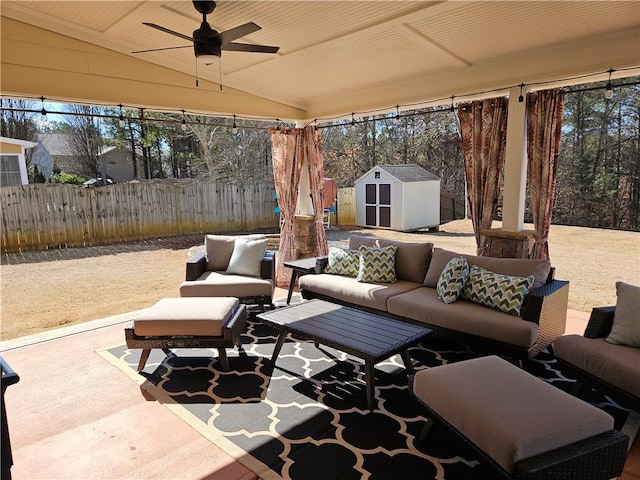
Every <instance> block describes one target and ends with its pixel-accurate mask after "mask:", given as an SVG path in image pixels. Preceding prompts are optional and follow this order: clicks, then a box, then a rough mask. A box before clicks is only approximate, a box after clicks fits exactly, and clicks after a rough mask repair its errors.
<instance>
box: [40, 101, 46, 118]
mask: <svg viewBox="0 0 640 480" xmlns="http://www.w3.org/2000/svg"><path fill="white" fill-rule="evenodd" d="M40 100H41V101H42V110H40V115H42V121H43V122H46V121H47V109H46V108H44V97H40Z"/></svg>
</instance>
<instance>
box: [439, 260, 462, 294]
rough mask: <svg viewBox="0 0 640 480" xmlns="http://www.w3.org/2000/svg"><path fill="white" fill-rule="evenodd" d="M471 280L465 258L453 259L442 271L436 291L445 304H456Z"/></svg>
mask: <svg viewBox="0 0 640 480" xmlns="http://www.w3.org/2000/svg"><path fill="white" fill-rule="evenodd" d="M468 278H469V264H468V263H467V260H466V259H465V258H463V257H456V258H452V259H451V260H449V261H448V262H447V265H446V266H445V267H444V270H442V273H441V274H440V278H439V279H438V284H437V286H436V291H437V292H438V298H440V300H442V301H443V302H444V303H453V302H455V301H456V300H457V299H458V297H459V296H460V294H461V293H462V289H463V288H464V286H465V284H466V283H467V279H468Z"/></svg>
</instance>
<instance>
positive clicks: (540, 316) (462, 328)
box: [299, 235, 569, 360]
mask: <svg viewBox="0 0 640 480" xmlns="http://www.w3.org/2000/svg"><path fill="white" fill-rule="evenodd" d="M360 245H363V246H368V247H372V246H377V247H388V246H390V245H396V246H397V250H396V254H395V275H396V281H395V282H390V283H368V282H363V281H358V279H356V278H353V277H352V276H348V275H339V274H332V273H326V272H325V270H326V269H327V265H328V263H329V259H328V257H321V258H320V259H318V262H317V265H316V274H313V275H305V276H303V277H301V278H300V280H299V286H300V290H301V293H302V296H303V298H305V299H310V298H320V299H324V300H328V301H332V302H335V303H340V304H343V305H348V306H352V307H355V308H360V309H364V310H368V311H373V312H376V313H380V312H384V313H386V314H387V315H390V316H393V317H395V318H400V319H404V320H407V321H411V322H420V323H423V324H427V325H429V326H430V327H432V328H433V329H434V331H435V333H436V334H456V335H462V336H464V337H466V338H467V339H468V340H471V341H477V342H474V343H478V344H479V345H480V346H481V347H486V348H487V349H488V350H489V351H491V352H495V353H504V354H507V355H510V356H512V357H514V358H517V359H519V360H527V359H529V358H532V357H534V356H536V355H537V354H538V353H539V352H541V351H542V350H543V349H545V348H546V347H547V346H549V345H550V344H551V343H552V342H553V341H554V340H555V339H556V338H558V337H559V336H560V335H562V334H563V333H564V330H565V324H566V314H567V301H568V294H569V282H567V281H561V280H555V279H554V278H553V277H554V272H555V271H554V269H553V268H551V265H550V263H549V261H547V260H533V259H513V258H493V257H481V256H474V255H466V254H459V253H455V252H451V251H448V250H444V249H441V248H434V245H433V244H432V243H426V242H417V243H412V242H404V241H397V240H387V239H379V238H374V237H367V236H358V235H353V236H351V237H350V238H349V250H352V251H353V250H357V249H358V248H359V246H360ZM456 257H463V258H465V259H466V261H467V263H468V265H469V266H473V265H475V266H477V267H481V268H484V269H486V270H489V271H490V272H494V273H496V274H501V275H509V276H517V277H527V276H529V275H532V276H533V277H534V283H533V285H532V287H531V289H530V290H529V292H528V294H527V295H526V296H525V297H524V301H523V302H522V306H521V310H520V313H519V315H513V314H510V313H505V312H503V311H499V310H497V309H494V308H490V307H488V306H485V305H481V304H477V303H473V302H471V301H467V300H465V299H460V300H457V301H455V302H453V303H444V302H443V301H442V300H441V299H440V298H439V295H438V293H437V291H436V285H437V283H438V280H439V278H440V275H441V273H442V271H443V269H445V266H446V265H447V263H448V262H449V261H450V260H451V259H453V258H456ZM361 280H362V279H361Z"/></svg>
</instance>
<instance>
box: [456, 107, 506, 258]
mask: <svg viewBox="0 0 640 480" xmlns="http://www.w3.org/2000/svg"><path fill="white" fill-rule="evenodd" d="M507 105H508V103H507V99H506V98H504V97H499V98H490V99H486V100H477V101H474V102H471V103H464V104H458V118H459V119H460V135H461V137H462V155H463V157H464V172H465V177H466V181H467V195H468V198H469V209H470V211H471V221H472V222H473V230H474V232H475V235H476V246H477V254H478V255H484V254H485V253H486V249H487V239H486V237H485V236H484V235H481V234H480V231H481V230H488V229H490V228H491V222H492V220H493V211H494V209H495V205H496V202H497V200H498V189H499V186H500V176H501V174H502V167H503V165H504V154H505V146H506V138H507V111H508V109H507Z"/></svg>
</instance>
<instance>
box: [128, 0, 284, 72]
mask: <svg viewBox="0 0 640 480" xmlns="http://www.w3.org/2000/svg"><path fill="white" fill-rule="evenodd" d="M193 6H194V7H195V9H196V10H197V11H198V12H199V13H201V14H202V23H201V24H200V28H198V29H197V30H194V31H193V37H189V36H188V35H184V34H182V33H179V32H175V31H173V30H170V29H168V28H165V27H163V26H161V25H156V24H155V23H148V22H142V23H143V25H147V26H149V27H152V28H155V29H157V30H160V31H161V32H165V33H169V34H171V35H175V36H176V37H180V38H182V39H184V40H188V41H190V42H192V43H193V51H194V52H195V54H196V59H197V60H198V61H201V62H203V63H206V64H209V63H212V62H214V61H215V60H216V59H218V58H220V56H221V55H222V50H227V51H233V52H257V53H277V52H278V50H279V48H280V47H271V46H267V45H251V44H247V43H236V42H234V40H236V39H238V38H241V37H244V36H246V35H250V34H252V33H254V32H257V31H258V30H260V29H261V28H262V27H260V26H259V25H257V24H255V23H253V22H249V23H245V24H244V25H240V26H239V27H235V28H232V29H230V30H226V31H224V32H220V33H219V32H217V31H216V30H214V29H213V28H211V26H210V25H209V23H208V22H207V15H208V14H209V13H211V12H213V10H214V9H215V8H216V2H213V1H194V2H193ZM190 46H191V45H183V46H179V47H166V48H153V49H151V50H138V51H135V52H131V53H147V52H157V51H160V50H173V49H177V48H188V47H190Z"/></svg>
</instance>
